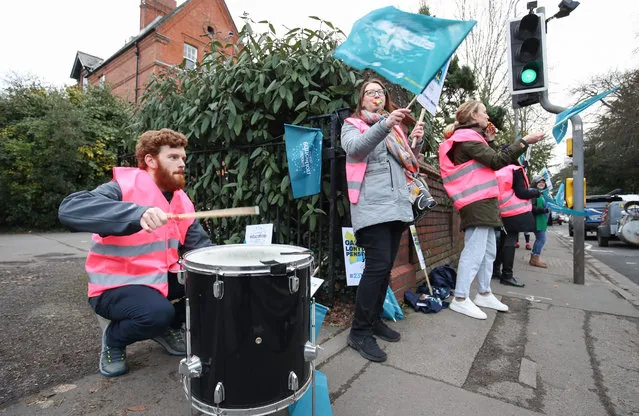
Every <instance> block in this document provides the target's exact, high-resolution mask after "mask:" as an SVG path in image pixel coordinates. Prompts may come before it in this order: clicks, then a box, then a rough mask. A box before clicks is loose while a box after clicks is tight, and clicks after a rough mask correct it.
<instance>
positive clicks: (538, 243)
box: [529, 175, 550, 269]
mask: <svg viewBox="0 0 639 416" xmlns="http://www.w3.org/2000/svg"><path fill="white" fill-rule="evenodd" d="M532 185H533V186H534V187H535V188H537V189H539V192H543V191H544V190H545V189H546V180H545V179H544V177H543V176H541V175H537V176H535V177H534V178H533V183H532ZM532 212H533V215H534V216H535V223H536V230H535V244H533V248H532V253H531V254H530V261H529V263H530V265H531V266H534V267H541V268H543V269H546V268H548V265H547V264H546V263H544V262H543V261H541V250H543V248H544V245H545V244H546V230H547V228H548V216H549V215H550V210H549V209H548V207H546V200H545V199H544V197H543V195H540V196H539V197H538V198H537V199H535V200H534V201H533V207H532Z"/></svg>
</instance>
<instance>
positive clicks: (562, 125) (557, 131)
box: [552, 87, 619, 144]
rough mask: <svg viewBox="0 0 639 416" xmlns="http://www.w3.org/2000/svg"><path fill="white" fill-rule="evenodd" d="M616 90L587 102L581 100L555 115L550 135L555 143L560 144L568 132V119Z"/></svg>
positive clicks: (591, 98) (598, 95) (596, 96)
mask: <svg viewBox="0 0 639 416" xmlns="http://www.w3.org/2000/svg"><path fill="white" fill-rule="evenodd" d="M618 89H619V87H615V88H613V89H611V90H609V91H606V92H602V93H601V94H597V95H595V96H594V97H590V98H588V99H587V100H583V101H582V102H580V103H579V104H577V105H576V106H574V107H572V108H569V109H568V110H565V111H562V112H561V113H559V114H557V118H556V119H555V126H554V127H553V129H552V135H553V137H554V138H555V141H556V142H557V144H559V143H560V142H561V140H562V139H563V138H564V136H565V135H566V132H567V131H568V119H569V118H570V117H572V116H574V115H575V114H577V113H579V112H581V111H583V110H585V109H586V108H588V107H590V106H591V105H593V104H594V103H596V102H597V101H599V100H601V99H603V98H605V97H606V96H607V95H608V94H611V93H613V92H615V91H617V90H618Z"/></svg>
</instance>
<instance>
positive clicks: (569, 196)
mask: <svg viewBox="0 0 639 416" xmlns="http://www.w3.org/2000/svg"><path fill="white" fill-rule="evenodd" d="M574 197H575V191H574V188H573V179H572V178H566V190H565V193H564V198H565V199H566V206H567V207H568V208H572V207H573V206H574V201H575V199H574ZM585 206H586V178H584V207H585Z"/></svg>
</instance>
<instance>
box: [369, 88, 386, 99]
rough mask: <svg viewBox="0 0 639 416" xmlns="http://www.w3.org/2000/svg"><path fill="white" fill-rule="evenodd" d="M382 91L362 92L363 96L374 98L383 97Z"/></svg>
mask: <svg viewBox="0 0 639 416" xmlns="http://www.w3.org/2000/svg"><path fill="white" fill-rule="evenodd" d="M384 92H385V91H384V90H368V91H365V92H364V95H365V96H367V97H374V96H376V95H384Z"/></svg>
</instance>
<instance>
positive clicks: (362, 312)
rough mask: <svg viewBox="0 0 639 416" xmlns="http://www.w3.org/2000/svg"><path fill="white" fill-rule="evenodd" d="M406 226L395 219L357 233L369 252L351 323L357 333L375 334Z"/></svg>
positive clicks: (356, 335) (352, 329) (366, 252)
mask: <svg viewBox="0 0 639 416" xmlns="http://www.w3.org/2000/svg"><path fill="white" fill-rule="evenodd" d="M407 226H408V224H406V223H404V222H400V221H392V222H385V223H382V224H375V225H371V226H368V227H364V228H362V229H360V230H358V231H357V232H356V233H355V238H356V240H357V245H358V246H359V247H362V248H364V250H365V255H366V260H365V265H364V273H363V274H362V278H361V280H360V282H359V287H358V288H357V295H356V297H355V316H354V317H353V324H352V326H351V334H352V335H353V336H355V337H362V336H367V335H372V334H373V325H374V324H375V323H376V322H377V321H378V320H379V319H380V315H381V313H382V308H383V307H384V299H385V298H386V288H387V287H388V283H389V281H390V272H391V269H392V268H393V263H395V258H396V257H397V251H398V250H399V243H400V241H401V238H402V234H403V233H404V231H405V230H406V228H407Z"/></svg>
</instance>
